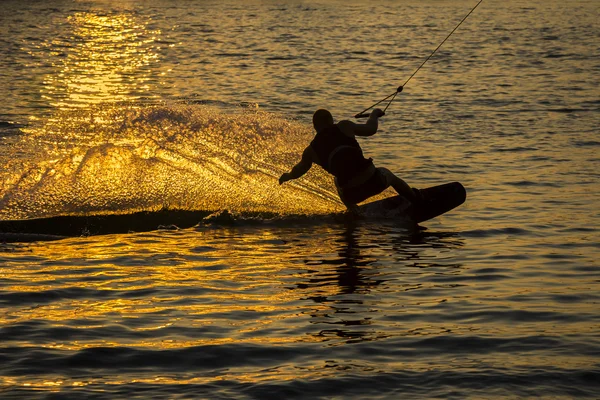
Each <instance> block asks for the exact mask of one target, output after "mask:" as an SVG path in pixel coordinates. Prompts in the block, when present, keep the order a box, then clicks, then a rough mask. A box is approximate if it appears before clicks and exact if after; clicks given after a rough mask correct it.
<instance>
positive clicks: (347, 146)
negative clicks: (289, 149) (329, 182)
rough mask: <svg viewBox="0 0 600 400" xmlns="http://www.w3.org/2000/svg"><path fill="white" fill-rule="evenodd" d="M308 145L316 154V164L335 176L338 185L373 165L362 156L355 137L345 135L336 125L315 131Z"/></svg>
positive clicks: (342, 184)
mask: <svg viewBox="0 0 600 400" xmlns="http://www.w3.org/2000/svg"><path fill="white" fill-rule="evenodd" d="M310 146H311V147H312V149H313V150H314V152H315V154H316V155H317V159H318V160H317V164H318V165H320V166H321V167H322V168H323V169H324V170H325V171H327V172H329V173H330V174H332V175H333V176H335V177H336V178H337V182H338V184H339V185H340V186H344V184H346V183H348V182H349V181H350V180H351V179H352V178H354V177H355V176H356V175H357V174H359V173H360V172H362V171H364V170H365V169H366V168H368V167H369V166H371V165H373V161H372V160H371V159H370V158H369V159H366V158H365V157H364V156H363V152H362V149H361V148H360V145H359V144H358V142H357V141H356V139H355V138H354V137H349V136H347V135H345V134H344V133H343V132H342V131H341V130H340V128H338V126H337V125H331V126H329V127H327V128H326V129H323V130H322V131H320V132H317V134H316V136H315V138H314V139H313V140H312V142H310Z"/></svg>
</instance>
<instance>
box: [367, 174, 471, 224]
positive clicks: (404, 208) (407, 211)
mask: <svg viewBox="0 0 600 400" xmlns="http://www.w3.org/2000/svg"><path fill="white" fill-rule="evenodd" d="M420 191H421V194H422V197H423V198H422V199H421V200H420V201H419V202H418V203H417V204H415V205H411V204H410V202H409V201H408V200H407V199H405V198H404V197H402V196H400V195H396V196H393V197H388V198H385V199H381V200H376V201H373V202H371V203H366V204H362V205H360V206H359V207H358V210H359V213H360V214H361V215H364V216H366V217H382V218H395V217H404V218H408V219H410V220H412V221H414V222H416V223H420V222H424V221H427V220H430V219H432V218H435V217H438V216H440V215H442V214H444V213H447V212H448V211H450V210H453V209H455V208H456V207H458V206H460V205H461V204H462V203H464V202H465V200H466V198H467V191H466V190H465V188H464V186H463V185H461V184H460V183H459V182H451V183H445V184H443V185H437V186H432V187H428V188H425V189H421V190H420Z"/></svg>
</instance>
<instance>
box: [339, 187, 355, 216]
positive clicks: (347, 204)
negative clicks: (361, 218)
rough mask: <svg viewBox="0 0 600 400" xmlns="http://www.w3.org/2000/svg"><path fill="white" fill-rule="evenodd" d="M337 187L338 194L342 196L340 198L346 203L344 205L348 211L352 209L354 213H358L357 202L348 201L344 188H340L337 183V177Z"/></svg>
mask: <svg viewBox="0 0 600 400" xmlns="http://www.w3.org/2000/svg"><path fill="white" fill-rule="evenodd" d="M335 188H336V189H337V192H338V196H340V200H341V201H342V203H344V205H345V206H346V208H347V209H348V211H350V212H351V213H353V214H358V206H357V205H356V204H354V203H351V202H348V201H347V200H346V198H345V196H344V192H343V191H342V188H340V187H339V185H338V183H337V179H335Z"/></svg>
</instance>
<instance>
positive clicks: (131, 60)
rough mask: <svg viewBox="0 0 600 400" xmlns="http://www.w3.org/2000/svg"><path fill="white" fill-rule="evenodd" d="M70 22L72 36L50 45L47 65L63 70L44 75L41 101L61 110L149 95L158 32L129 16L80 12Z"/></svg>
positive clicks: (131, 15)
mask: <svg viewBox="0 0 600 400" xmlns="http://www.w3.org/2000/svg"><path fill="white" fill-rule="evenodd" d="M67 22H68V24H69V26H70V27H71V29H72V31H71V36H69V37H62V38H61V37H56V38H54V39H52V41H51V42H50V43H48V44H47V46H48V47H49V48H50V49H51V51H50V53H49V54H50V60H49V61H50V62H51V63H52V64H53V65H54V66H56V67H58V68H59V72H58V73H57V74H55V75H49V76H47V77H46V79H45V81H44V88H43V89H42V91H43V97H45V98H47V99H49V100H50V102H51V104H52V105H54V106H56V107H58V108H70V107H88V106H90V105H92V104H97V103H103V102H119V101H131V100H134V99H139V98H140V97H141V96H142V95H143V96H145V97H148V94H149V93H151V92H150V90H151V89H152V80H153V77H152V71H151V68H150V67H151V65H152V64H153V63H155V62H157V61H158V59H159V57H160V56H159V51H160V46H159V45H158V44H157V43H156V42H157V37H158V36H159V35H160V34H161V31H160V30H150V29H149V28H148V26H147V25H148V22H147V21H141V20H140V17H138V16H135V15H133V14H130V13H123V14H107V15H101V14H97V13H93V12H79V13H75V14H73V15H71V16H69V17H68V18H67Z"/></svg>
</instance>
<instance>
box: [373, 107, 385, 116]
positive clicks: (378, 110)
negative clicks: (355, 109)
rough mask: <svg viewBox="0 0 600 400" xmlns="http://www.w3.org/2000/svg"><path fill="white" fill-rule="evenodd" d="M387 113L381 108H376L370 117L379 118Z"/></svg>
mask: <svg viewBox="0 0 600 400" xmlns="http://www.w3.org/2000/svg"><path fill="white" fill-rule="evenodd" d="M384 115H385V113H384V112H383V111H382V110H381V108H376V109H374V110H373V111H371V116H370V118H379V117H382V116H384Z"/></svg>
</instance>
